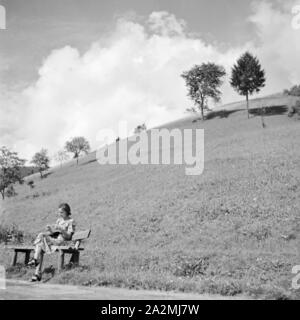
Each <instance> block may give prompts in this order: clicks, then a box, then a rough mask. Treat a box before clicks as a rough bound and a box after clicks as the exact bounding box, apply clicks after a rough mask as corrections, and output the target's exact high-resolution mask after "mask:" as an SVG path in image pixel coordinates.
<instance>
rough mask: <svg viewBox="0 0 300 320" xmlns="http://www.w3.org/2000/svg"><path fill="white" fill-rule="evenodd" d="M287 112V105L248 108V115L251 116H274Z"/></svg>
mask: <svg viewBox="0 0 300 320" xmlns="http://www.w3.org/2000/svg"><path fill="white" fill-rule="evenodd" d="M287 112H288V106H286V105H282V106H270V107H264V108H253V109H250V110H249V113H250V115H252V116H254V117H255V116H261V115H264V116H266V117H268V116H276V115H283V114H285V113H287Z"/></svg>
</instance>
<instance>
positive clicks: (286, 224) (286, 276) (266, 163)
mask: <svg viewBox="0 0 300 320" xmlns="http://www.w3.org/2000/svg"><path fill="white" fill-rule="evenodd" d="M276 110H277V111H276ZM286 111H287V110H286V109H285V108H284V107H280V106H279V108H273V109H272V112H269V113H268V115H266V116H265V123H266V128H264V129H263V128H262V125H261V119H260V116H258V115H257V114H258V113H259V112H257V111H255V110H253V111H252V116H251V118H250V119H249V120H248V119H247V114H246V112H245V111H244V110H231V112H225V113H224V112H215V113H213V114H211V115H210V116H209V117H208V118H209V119H208V120H206V121H205V122H202V121H192V119H191V118H187V119H184V120H181V121H177V122H174V123H172V124H170V125H168V126H166V127H168V128H180V129H184V128H204V130H205V168H204V172H203V174H202V175H200V176H187V175H185V170H184V168H185V165H183V166H179V165H156V166H155V165H137V166H133V165H116V166H113V165H106V166H101V165H99V164H98V163H97V162H96V161H95V154H94V153H93V154H90V155H89V156H87V157H86V158H84V159H81V161H80V163H79V165H78V166H76V164H75V163H71V164H68V165H66V166H64V167H63V168H62V169H57V170H55V171H53V172H52V173H51V174H50V175H49V176H48V177H47V178H46V179H42V180H41V179H39V177H38V176H36V177H34V180H35V184H36V187H35V188H34V189H30V188H29V187H28V186H26V185H23V186H19V187H18V188H17V192H18V195H17V196H16V197H14V198H10V199H6V200H5V201H4V202H2V203H1V223H2V224H7V225H9V224H11V223H16V224H17V225H18V226H19V227H20V228H21V229H23V230H25V231H26V232H27V233H30V234H35V233H37V232H38V231H39V230H40V229H42V228H43V226H44V225H46V224H48V223H52V222H53V221H54V220H55V219H56V213H55V212H56V208H57V206H58V204H59V203H60V202H68V203H70V205H71V207H72V209H73V215H74V218H75V219H76V221H77V224H78V228H79V229H84V228H87V227H91V228H92V234H91V238H90V239H89V240H88V241H87V242H86V244H85V247H86V250H85V251H84V253H83V255H82V258H81V264H82V265H81V267H79V268H75V269H70V270H66V271H65V272H63V273H62V274H60V275H57V276H55V277H54V278H53V279H52V281H58V282H62V283H66V282H69V283H80V284H97V285H113V286H126V287H129V288H151V289H162V290H171V289H174V290H182V291H194V292H210V293H221V294H226V295H234V294H238V293H242V292H243V293H255V294H264V295H265V296H266V295H267V296H270V297H287V296H293V295H295V294H296V292H294V291H293V290H292V289H291V281H292V278H293V276H294V275H293V274H292V272H291V270H292V267H293V266H294V265H297V264H300V255H299V240H298V234H299V227H300V226H299V209H300V200H299V199H300V186H299V185H300V184H299V182H300V171H299V169H300V160H299V159H300V141H299V132H300V122H299V120H297V119H296V118H288V117H287V115H286ZM282 235H287V236H290V237H288V239H285V238H283V237H282ZM1 251H2V254H1V261H0V263H5V264H6V265H8V264H9V259H10V256H9V251H5V250H4V249H1ZM5 252H6V253H7V254H4V253H5ZM55 261H56V257H53V256H48V257H47V258H46V261H45V263H46V264H54V263H56V262H55ZM54 265H55V264H54ZM9 272H10V275H11V276H22V277H25V276H26V277H27V276H28V275H29V274H30V273H31V272H32V271H31V270H29V269H28V270H27V269H25V268H23V269H22V268H21V269H18V268H17V269H16V268H15V269H12V268H10V269H9Z"/></svg>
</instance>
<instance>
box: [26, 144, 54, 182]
mask: <svg viewBox="0 0 300 320" xmlns="http://www.w3.org/2000/svg"><path fill="white" fill-rule="evenodd" d="M31 163H33V164H34V165H35V166H36V168H37V169H38V171H39V173H40V175H41V178H43V177H44V176H43V172H44V171H46V170H48V169H49V168H50V167H49V163H50V158H49V157H48V151H47V150H46V149H42V150H41V151H39V152H37V153H36V154H35V155H34V156H33V158H32V160H31Z"/></svg>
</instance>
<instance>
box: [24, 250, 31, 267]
mask: <svg viewBox="0 0 300 320" xmlns="http://www.w3.org/2000/svg"><path fill="white" fill-rule="evenodd" d="M29 259H30V251H26V252H25V259H24V263H25V266H26V265H27V264H28V262H29Z"/></svg>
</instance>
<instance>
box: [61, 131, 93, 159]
mask: <svg viewBox="0 0 300 320" xmlns="http://www.w3.org/2000/svg"><path fill="white" fill-rule="evenodd" d="M65 149H66V151H68V152H70V153H73V158H74V159H76V160H77V165H78V158H79V156H80V155H81V154H82V153H85V154H87V153H88V152H89V151H90V149H91V148H90V144H89V142H88V141H87V140H86V139H85V138H84V137H75V138H73V139H71V140H70V141H67V142H66V145H65Z"/></svg>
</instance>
